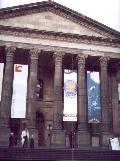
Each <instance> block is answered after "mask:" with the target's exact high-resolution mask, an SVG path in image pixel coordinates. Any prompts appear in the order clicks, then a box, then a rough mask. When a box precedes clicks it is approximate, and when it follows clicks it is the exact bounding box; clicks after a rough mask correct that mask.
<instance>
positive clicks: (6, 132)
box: [0, 126, 10, 146]
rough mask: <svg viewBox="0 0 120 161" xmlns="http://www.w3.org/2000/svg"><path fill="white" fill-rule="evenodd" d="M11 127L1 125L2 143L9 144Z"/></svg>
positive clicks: (0, 142)
mask: <svg viewBox="0 0 120 161" xmlns="http://www.w3.org/2000/svg"><path fill="white" fill-rule="evenodd" d="M9 136H10V128H9V127H7V126H0V145H2V146H8V145H9Z"/></svg>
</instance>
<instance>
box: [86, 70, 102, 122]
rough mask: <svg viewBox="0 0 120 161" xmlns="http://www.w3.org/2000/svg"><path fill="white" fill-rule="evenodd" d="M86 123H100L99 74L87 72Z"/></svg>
mask: <svg viewBox="0 0 120 161" xmlns="http://www.w3.org/2000/svg"><path fill="white" fill-rule="evenodd" d="M87 94H88V122H89V123H99V122H100V121H101V105H100V77H99V72H90V71H87Z"/></svg>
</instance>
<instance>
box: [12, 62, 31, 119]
mask: <svg viewBox="0 0 120 161" xmlns="http://www.w3.org/2000/svg"><path fill="white" fill-rule="evenodd" d="M27 78H28V65H21V64H14V80H13V95H12V105H11V118H25V116H26V97H27Z"/></svg>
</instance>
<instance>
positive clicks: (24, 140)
mask: <svg viewBox="0 0 120 161" xmlns="http://www.w3.org/2000/svg"><path fill="white" fill-rule="evenodd" d="M28 140H29V131H28V129H27V128H25V129H24V130H23V131H22V134H21V142H22V147H23V148H27V147H28Z"/></svg>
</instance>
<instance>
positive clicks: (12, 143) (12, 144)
mask: <svg viewBox="0 0 120 161" xmlns="http://www.w3.org/2000/svg"><path fill="white" fill-rule="evenodd" d="M14 142H15V139H14V135H13V133H12V132H11V133H10V137H9V148H12V147H13V146H14Z"/></svg>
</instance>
